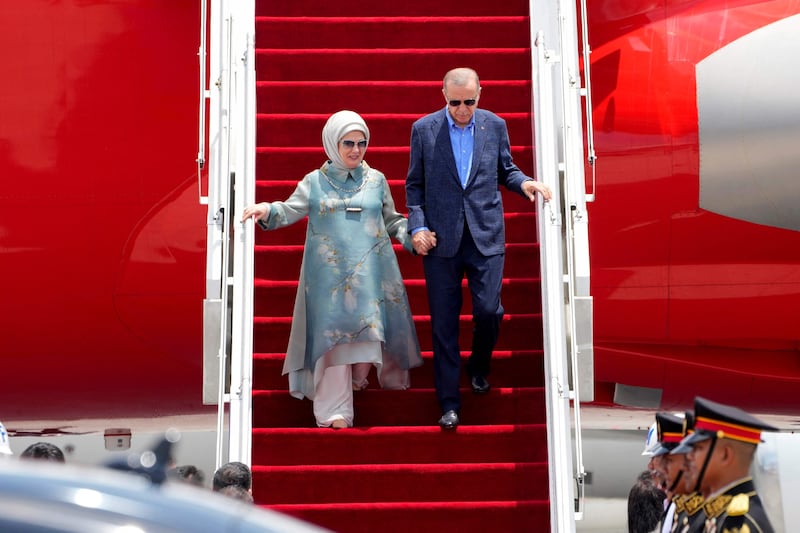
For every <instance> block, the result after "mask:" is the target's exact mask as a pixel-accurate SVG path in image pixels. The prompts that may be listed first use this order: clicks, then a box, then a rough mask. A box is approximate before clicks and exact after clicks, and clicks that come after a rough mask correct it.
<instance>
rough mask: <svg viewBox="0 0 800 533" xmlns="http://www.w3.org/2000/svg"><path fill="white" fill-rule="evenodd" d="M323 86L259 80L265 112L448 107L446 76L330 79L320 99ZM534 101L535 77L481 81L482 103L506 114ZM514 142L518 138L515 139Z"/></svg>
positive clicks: (416, 110) (414, 111)
mask: <svg viewBox="0 0 800 533" xmlns="http://www.w3.org/2000/svg"><path fill="white" fill-rule="evenodd" d="M321 85H322V83H321V82H320V81H317V80H312V81H259V82H257V83H256V98H257V106H258V110H259V113H268V114H271V113H296V112H297V111H298V110H301V109H302V110H303V112H304V113H321V114H326V115H327V114H330V112H331V110H332V109H350V108H352V107H357V108H358V110H359V113H364V114H368V113H386V112H387V108H386V102H389V103H390V104H391V111H392V112H393V113H400V114H416V115H417V116H418V117H421V116H422V115H425V114H427V113H430V112H431V110H432V109H436V108H437V107H438V106H444V97H443V96H442V80H441V79H438V80H430V81H429V80H424V81H420V80H416V81H414V80H383V81H372V80H355V81H354V80H343V81H342V80H339V81H325V83H324V91H325V98H320V86H321ZM354 94H365V95H366V94H368V95H369V98H363V99H361V100H360V101H359V102H358V104H357V105H356V104H355V103H354V102H353V95H354ZM530 102H531V82H530V80H494V79H490V80H481V102H480V105H481V107H485V108H486V109H491V110H492V111H493V112H495V113H498V114H501V115H502V114H503V113H519V112H530V109H531V106H530ZM370 127H371V126H370ZM408 133H409V135H410V133H411V132H410V131H409V132H408ZM376 140H377V139H376ZM406 141H407V140H406ZM514 142H518V141H517V140H516V139H514ZM405 144H407V143H405V142H404V143H403V145H405Z"/></svg>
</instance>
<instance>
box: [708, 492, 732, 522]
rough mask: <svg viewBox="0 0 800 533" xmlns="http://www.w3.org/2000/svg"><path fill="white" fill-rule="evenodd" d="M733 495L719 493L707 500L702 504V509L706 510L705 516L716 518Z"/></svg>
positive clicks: (726, 506)
mask: <svg viewBox="0 0 800 533" xmlns="http://www.w3.org/2000/svg"><path fill="white" fill-rule="evenodd" d="M732 499H733V496H731V495H730V494H720V495H719V496H717V497H716V498H714V499H711V500H709V501H707V502H706V503H705V504H703V509H704V510H705V512H706V518H716V517H718V516H719V515H721V514H722V513H723V512H724V511H725V510H726V509H727V508H728V504H729V503H731V500H732Z"/></svg>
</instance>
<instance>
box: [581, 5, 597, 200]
mask: <svg viewBox="0 0 800 533" xmlns="http://www.w3.org/2000/svg"><path fill="white" fill-rule="evenodd" d="M581 52H582V55H583V90H582V91H581V94H582V95H583V102H584V109H585V113H584V117H586V160H587V161H588V162H589V166H590V167H591V169H592V192H590V193H586V201H587V202H594V199H595V190H596V189H597V187H596V184H595V174H596V172H595V171H596V170H597V169H596V168H595V165H594V164H595V162H596V161H597V152H595V149H594V122H593V119H592V76H591V71H592V69H591V68H590V66H591V60H590V58H589V56H590V55H591V53H592V48H591V46H589V16H588V15H587V12H586V0H581Z"/></svg>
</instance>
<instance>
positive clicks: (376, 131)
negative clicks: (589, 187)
mask: <svg viewBox="0 0 800 533" xmlns="http://www.w3.org/2000/svg"><path fill="white" fill-rule="evenodd" d="M440 94H441V93H440ZM440 105H444V99H442V101H441V102H440ZM328 116H329V114H327V113H326V114H322V113H319V114H317V113H304V114H300V113H281V114H266V113H259V114H258V115H257V116H256V139H257V142H258V144H260V145H264V146H267V145H269V146H274V147H281V146H308V147H314V146H318V145H319V142H320V131H322V127H323V126H324V125H325V122H326V121H327V120H328ZM361 116H362V117H363V118H364V121H365V122H366V123H367V125H368V126H369V133H370V143H372V144H373V145H376V146H402V145H404V144H408V142H409V139H410V138H411V126H412V124H413V123H414V122H415V121H416V120H417V119H419V118H420V115H419V114H416V113H414V114H404V115H401V114H399V113H361ZM499 116H500V118H502V119H503V120H505V122H506V126H507V128H508V135H509V138H510V139H514V141H515V142H518V143H523V144H530V143H531V135H532V132H531V113H530V111H527V112H517V113H503V114H501V115H499ZM369 155H370V149H369V148H367V154H366V156H365V158H368V156H369ZM376 168H377V167H376ZM379 170H380V169H379ZM401 177H402V178H404V177H405V176H397V177H396V178H401Z"/></svg>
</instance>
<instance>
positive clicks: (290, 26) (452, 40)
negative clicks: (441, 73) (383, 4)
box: [256, 13, 530, 54]
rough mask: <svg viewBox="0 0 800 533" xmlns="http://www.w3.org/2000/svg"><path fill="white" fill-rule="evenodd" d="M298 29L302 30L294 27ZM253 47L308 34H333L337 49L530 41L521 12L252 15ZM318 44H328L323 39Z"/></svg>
mask: <svg viewBox="0 0 800 533" xmlns="http://www.w3.org/2000/svg"><path fill="white" fill-rule="evenodd" d="M299 28H302V31H299ZM256 31H257V32H258V34H259V36H263V38H262V39H259V41H258V46H259V47H262V48H273V49H278V48H306V47H308V46H309V43H310V42H314V40H313V39H310V38H309V36H310V35H324V34H327V33H330V32H335V33H336V34H337V35H338V38H337V39H336V47H337V48H338V49H340V51H341V53H345V54H346V53H349V52H350V51H352V50H364V49H368V48H454V47H458V48H473V47H475V46H491V47H495V48H496V47H503V48H511V47H526V46H528V45H529V43H530V30H529V29H528V17H525V16H479V17H465V16H463V15H462V14H460V13H459V14H458V15H457V16H401V17H382V16H360V17H353V16H347V17H341V16H339V17H336V16H334V17H319V16H310V17H309V16H302V17H286V16H277V17H257V18H256ZM321 44H322V45H323V46H329V44H330V43H328V42H326V41H324V40H323V41H322V42H321Z"/></svg>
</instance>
